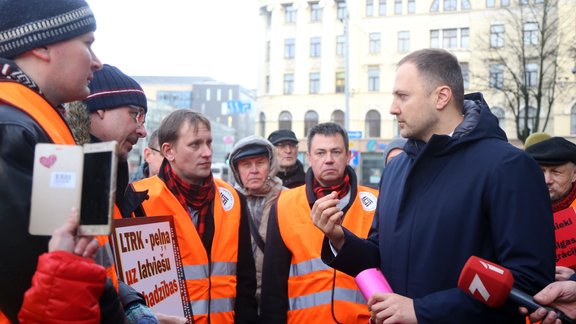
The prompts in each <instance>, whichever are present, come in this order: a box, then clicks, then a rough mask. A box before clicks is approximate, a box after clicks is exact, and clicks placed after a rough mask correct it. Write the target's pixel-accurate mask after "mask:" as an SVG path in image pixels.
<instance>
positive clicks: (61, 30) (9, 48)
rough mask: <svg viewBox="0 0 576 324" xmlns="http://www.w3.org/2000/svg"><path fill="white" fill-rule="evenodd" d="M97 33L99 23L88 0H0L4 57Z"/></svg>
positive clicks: (0, 49)
mask: <svg viewBox="0 0 576 324" xmlns="http://www.w3.org/2000/svg"><path fill="white" fill-rule="evenodd" d="M95 30H96V20H95V19H94V15H93V14H92V10H90V7H89V6H88V4H87V3H86V1H84V0H0V57H3V58H13V57H15V56H17V55H19V54H22V53H24V52H26V51H29V50H31V49H34V48H38V47H42V46H46V45H50V44H54V43H59V42H62V41H65V40H68V39H71V38H74V37H77V36H80V35H83V34H86V33H88V32H93V31H95Z"/></svg>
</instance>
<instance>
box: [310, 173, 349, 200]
mask: <svg viewBox="0 0 576 324" xmlns="http://www.w3.org/2000/svg"><path fill="white" fill-rule="evenodd" d="M312 189H313V190H314V193H315V194H316V199H319V198H322V197H324V196H327V195H329V194H330V193H331V192H333V191H336V192H337V193H338V199H342V198H344V197H346V195H347V194H348V191H350V176H348V173H346V174H345V175H344V179H342V182H341V183H340V184H337V185H335V186H331V187H322V186H320V183H318V181H317V180H316V178H314V180H312Z"/></svg>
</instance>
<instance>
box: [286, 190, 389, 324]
mask: <svg viewBox="0 0 576 324" xmlns="http://www.w3.org/2000/svg"><path fill="white" fill-rule="evenodd" d="M377 196H378V191H377V190H375V189H371V188H367V187H362V186H358V193H357V195H356V197H351V198H350V199H354V201H353V202H352V205H351V206H350V208H349V209H348V211H347V213H346V215H345V217H344V222H343V223H342V226H344V227H346V228H347V229H348V230H350V231H351V232H353V233H354V234H356V235H358V236H359V237H362V238H366V237H367V236H368V232H369V231H370V226H371V225H372V220H373V218H374V213H375V211H376V199H377V198H376V197H377ZM310 211H311V210H310V205H309V204H308V200H307V197H306V186H301V187H298V188H295V189H291V190H289V191H285V192H283V193H282V195H280V198H279V200H278V211H277V213H278V227H279V229H280V234H281V236H282V240H283V241H284V244H286V247H287V248H288V249H289V250H290V252H291V253H292V260H291V265H290V272H289V277H288V314H287V319H288V323H329V322H330V323H331V322H334V318H335V319H336V321H337V322H339V323H362V324H365V323H368V321H369V319H370V313H369V312H368V306H367V305H366V299H364V296H362V293H361V292H360V290H359V289H358V287H357V286H356V283H355V282H354V278H353V277H351V276H349V275H347V274H345V273H343V272H340V271H336V270H334V269H332V268H330V267H329V266H327V265H326V264H324V262H322V259H321V257H320V255H321V251H322V241H323V239H324V234H323V233H322V232H321V231H320V230H319V229H318V228H317V227H316V226H315V225H314V223H313V222H312V218H311V217H310ZM334 272H336V277H335V278H334ZM332 314H334V315H332ZM333 316H334V317H333Z"/></svg>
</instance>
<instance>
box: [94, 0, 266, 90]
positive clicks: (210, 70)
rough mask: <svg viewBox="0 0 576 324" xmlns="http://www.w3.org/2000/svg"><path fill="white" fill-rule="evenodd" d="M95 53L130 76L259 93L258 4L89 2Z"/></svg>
mask: <svg viewBox="0 0 576 324" xmlns="http://www.w3.org/2000/svg"><path fill="white" fill-rule="evenodd" d="M87 1H88V3H89V4H90V7H91V8H92V11H93V12H94V15H95V16H96V21H97V25H98V29H97V30H96V42H95V43H94V46H93V49H94V51H95V53H96V55H97V56H98V57H99V58H100V60H101V61H102V62H103V63H108V64H112V65H116V66H117V67H118V68H120V69H121V70H122V71H123V72H125V73H126V74H129V75H159V76H207V77H212V78H213V79H215V80H217V81H221V82H225V83H231V84H240V85H242V86H244V87H246V88H256V83H257V73H258V71H257V62H258V61H257V59H258V57H257V56H258V48H259V46H260V41H259V38H260V37H261V31H260V30H259V28H260V27H259V26H260V25H259V24H260V17H259V16H258V1H257V0H162V1H158V0H87Z"/></svg>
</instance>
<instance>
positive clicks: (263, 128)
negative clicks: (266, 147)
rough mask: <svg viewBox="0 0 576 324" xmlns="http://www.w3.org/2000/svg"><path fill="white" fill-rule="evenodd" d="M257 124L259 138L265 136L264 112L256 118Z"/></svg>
mask: <svg viewBox="0 0 576 324" xmlns="http://www.w3.org/2000/svg"><path fill="white" fill-rule="evenodd" d="M258 122H259V128H260V129H259V133H260V136H262V137H264V136H266V114H264V112H262V111H261V112H260V118H258Z"/></svg>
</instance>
